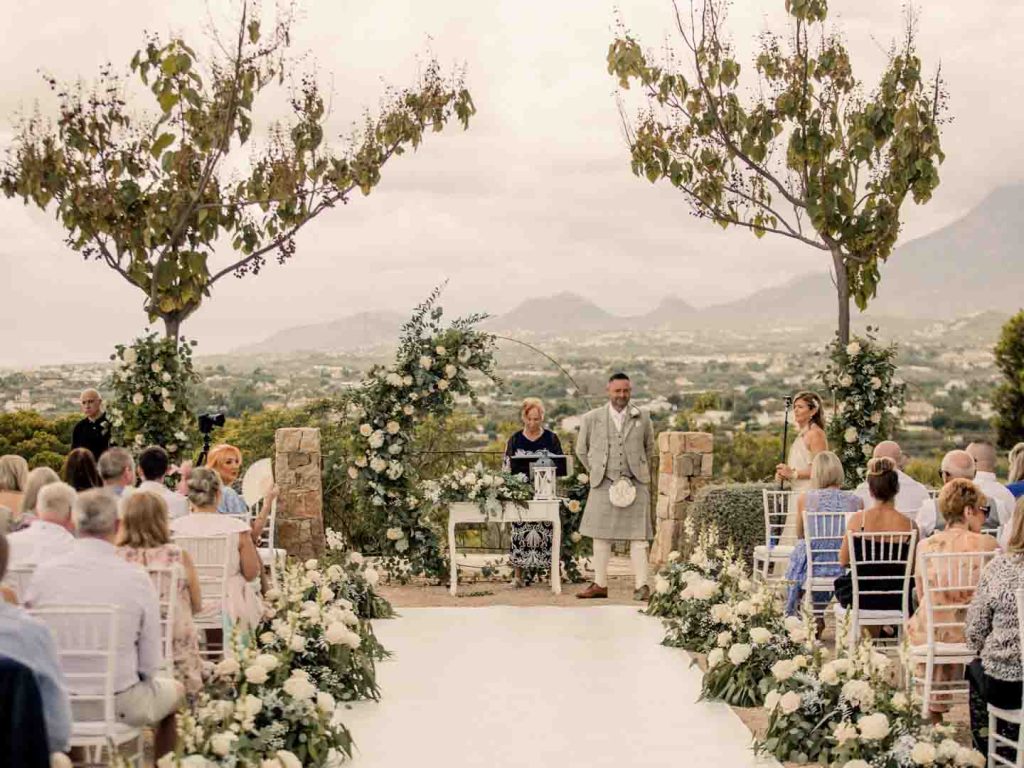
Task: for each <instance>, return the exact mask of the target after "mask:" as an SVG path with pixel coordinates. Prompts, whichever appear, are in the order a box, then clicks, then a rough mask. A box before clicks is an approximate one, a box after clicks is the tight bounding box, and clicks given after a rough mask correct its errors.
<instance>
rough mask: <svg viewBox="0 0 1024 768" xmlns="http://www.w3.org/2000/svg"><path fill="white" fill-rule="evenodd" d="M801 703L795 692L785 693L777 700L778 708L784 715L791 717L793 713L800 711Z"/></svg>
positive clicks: (798, 695)
mask: <svg viewBox="0 0 1024 768" xmlns="http://www.w3.org/2000/svg"><path fill="white" fill-rule="evenodd" d="M801 703H802V699H801V698H800V694H799V693H797V692H796V691H787V692H786V693H784V694H782V698H780V699H779V708H780V709H781V710H782V711H783V712H784V713H785V714H787V715H792V714H793V713H794V712H796V711H797V710H798V709H800V704H801Z"/></svg>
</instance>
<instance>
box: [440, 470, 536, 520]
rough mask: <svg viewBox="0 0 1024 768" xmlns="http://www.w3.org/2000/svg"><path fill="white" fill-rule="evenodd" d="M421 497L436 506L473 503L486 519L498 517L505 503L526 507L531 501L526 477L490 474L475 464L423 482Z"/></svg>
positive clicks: (489, 471)
mask: <svg viewBox="0 0 1024 768" xmlns="http://www.w3.org/2000/svg"><path fill="white" fill-rule="evenodd" d="M423 495H424V498H426V499H427V501H429V502H430V503H431V504H434V505H435V506H443V507H447V506H448V505H449V504H452V503H455V502H460V501H471V502H474V503H476V505H477V506H478V507H479V508H480V511H481V512H483V514H484V516H485V517H488V518H489V517H491V516H497V515H500V514H501V509H502V505H503V504H505V503H512V504H515V505H517V506H520V507H525V506H526V502H528V501H529V500H530V499H532V498H533V486H532V485H530V483H529V481H528V480H527V478H526V475H522V474H518V475H513V474H512V473H510V472H504V471H491V470H489V469H486V468H485V467H484V466H483V464H479V463H478V464H476V465H475V466H473V467H462V468H459V469H456V470H455V471H454V472H450V473H449V474H447V475H444V476H442V477H440V478H438V479H437V480H428V481H426V482H425V483H424V484H423Z"/></svg>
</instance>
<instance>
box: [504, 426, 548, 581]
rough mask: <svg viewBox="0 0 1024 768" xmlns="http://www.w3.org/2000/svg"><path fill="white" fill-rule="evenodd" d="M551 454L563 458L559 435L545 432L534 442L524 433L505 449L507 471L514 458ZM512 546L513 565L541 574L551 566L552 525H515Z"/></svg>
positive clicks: (516, 435) (509, 442) (511, 561)
mask: <svg viewBox="0 0 1024 768" xmlns="http://www.w3.org/2000/svg"><path fill="white" fill-rule="evenodd" d="M537 451H547V452H548V453H552V454H555V455H557V456H561V455H562V444H561V442H559V440H558V435H556V434H555V433H554V432H552V431H551V430H550V429H545V430H544V431H543V432H542V433H541V436H540V437H539V438H537V439H536V440H530V439H529V438H528V437H526V435H524V434H523V432H522V430H520V431H519V432H516V433H515V434H514V435H512V437H510V438H509V439H508V444H507V445H506V446H505V463H506V468H507V465H508V462H509V459H511V458H512V457H514V456H517V455H521V454H524V453H536V452H537ZM511 527H512V543H511V549H510V551H509V555H508V561H509V563H510V564H511V565H512V566H514V567H516V568H523V569H524V570H527V571H534V572H541V571H545V570H547V569H549V568H550V567H551V539H552V529H551V523H512V526H511Z"/></svg>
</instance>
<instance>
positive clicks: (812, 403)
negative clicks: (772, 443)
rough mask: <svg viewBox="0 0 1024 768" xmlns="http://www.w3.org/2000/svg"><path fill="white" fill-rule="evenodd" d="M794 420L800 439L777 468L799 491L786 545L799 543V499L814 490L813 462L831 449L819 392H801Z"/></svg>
mask: <svg viewBox="0 0 1024 768" xmlns="http://www.w3.org/2000/svg"><path fill="white" fill-rule="evenodd" d="M793 421H795V422H796V428H797V436H796V439H795V440H794V441H793V445H791V446H790V448H789V455H788V456H787V458H786V463H785V464H779V465H778V466H776V467H775V479H776V480H779V481H785V482H786V483H788V484H789V490H791V491H794V492H795V493H794V494H793V496H791V497H790V504H789V508H788V510H787V512H786V525H785V527H784V528H783V531H782V541H783V542H784V543H786V544H794V543H795V542H796V522H797V511H796V507H797V499H799V497H800V495H801V494H802V493H803V492H804V491H808V490H810V489H811V461H813V460H814V457H815V456H816V455H817V454H819V453H821V452H822V451H827V450H828V440H827V438H826V437H825V413H824V408H823V406H822V402H821V396H820V395H818V393H817V392H808V391H804V392H797V393H796V394H795V395H794V396H793Z"/></svg>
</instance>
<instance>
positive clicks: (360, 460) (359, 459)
mask: <svg viewBox="0 0 1024 768" xmlns="http://www.w3.org/2000/svg"><path fill="white" fill-rule="evenodd" d="M367 464H369V462H368V461H367V460H366V457H365V456H356V466H357V467H365V466H366V465H367Z"/></svg>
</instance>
